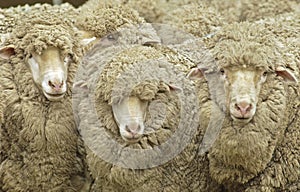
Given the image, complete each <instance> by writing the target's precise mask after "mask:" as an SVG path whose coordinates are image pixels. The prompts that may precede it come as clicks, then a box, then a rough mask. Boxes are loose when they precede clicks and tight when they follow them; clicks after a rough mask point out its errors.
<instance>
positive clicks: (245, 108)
mask: <svg viewBox="0 0 300 192" xmlns="http://www.w3.org/2000/svg"><path fill="white" fill-rule="evenodd" d="M235 109H236V110H238V111H239V112H240V113H241V114H242V115H246V114H247V113H248V112H249V111H251V109H252V104H251V103H247V102H241V103H236V104H235Z"/></svg>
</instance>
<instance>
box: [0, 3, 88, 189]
mask: <svg viewBox="0 0 300 192" xmlns="http://www.w3.org/2000/svg"><path fill="white" fill-rule="evenodd" d="M66 10H70V12H69V11H66ZM75 12H76V10H75V8H71V7H70V5H62V6H61V7H60V6H50V5H47V4H45V5H41V7H40V8H39V9H35V10H31V11H29V12H27V13H26V14H24V15H22V17H21V18H19V19H18V20H17V22H16V25H15V26H14V28H13V30H12V32H11V33H10V35H9V37H8V38H7V39H6V41H5V42H4V45H3V46H2V47H1V53H2V54H1V56H2V57H4V58H6V59H7V58H8V60H7V61H6V62H1V73H0V74H1V75H0V78H1V87H2V91H1V98H4V100H3V101H1V102H5V106H4V109H3V115H4V118H3V121H2V124H1V131H0V140H1V148H0V149H1V155H3V156H2V157H1V162H0V163H1V164H0V188H1V190H4V191H8V192H9V191H14V192H15V191H78V190H80V189H81V188H82V187H83V185H84V183H85V179H86V178H85V177H86V175H85V171H86V165H85V149H84V145H83V141H82V140H81V137H80V135H79V133H78V131H77V129H76V126H75V121H74V117H73V110H72V103H71V97H70V96H71V87H72V83H73V77H74V74H75V72H76V69H77V64H78V62H79V57H81V54H82V49H81V46H82V44H81V38H80V36H79V32H77V30H76V29H75V28H74V25H73V19H71V18H68V17H67V13H70V15H72V14H75ZM71 17H72V16H71Z"/></svg>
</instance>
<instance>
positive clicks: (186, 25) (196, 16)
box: [161, 3, 224, 37]
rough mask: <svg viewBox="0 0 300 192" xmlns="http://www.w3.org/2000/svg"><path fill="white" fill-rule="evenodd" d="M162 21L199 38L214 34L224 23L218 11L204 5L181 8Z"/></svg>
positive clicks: (190, 5) (171, 12)
mask: <svg viewBox="0 0 300 192" xmlns="http://www.w3.org/2000/svg"><path fill="white" fill-rule="evenodd" d="M161 21H162V23H164V24H168V25H170V26H173V27H177V28H179V29H180V30H183V31H185V32H187V33H191V34H193V35H195V36H197V37H205V36H207V35H209V34H211V33H214V32H215V31H217V30H218V29H219V28H220V27H221V26H222V25H223V23H224V20H223V18H222V17H221V16H220V14H219V13H218V12H217V10H215V9H214V8H211V7H208V6H206V5H205V4H203V3H202V4H189V5H186V6H182V7H179V8H177V9H175V10H172V11H170V12H169V13H168V14H167V15H165V16H164V17H162V18H161Z"/></svg>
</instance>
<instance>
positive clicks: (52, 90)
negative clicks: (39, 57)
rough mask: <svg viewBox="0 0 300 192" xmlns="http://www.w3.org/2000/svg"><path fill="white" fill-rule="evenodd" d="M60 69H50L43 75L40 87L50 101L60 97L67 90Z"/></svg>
mask: <svg viewBox="0 0 300 192" xmlns="http://www.w3.org/2000/svg"><path fill="white" fill-rule="evenodd" d="M64 76H65V75H64V73H63V72H62V71H51V72H48V73H47V74H45V75H44V80H43V82H42V89H43V92H44V95H45V96H46V97H47V99H49V100H50V101H55V100H58V99H60V98H62V97H63V96H64V94H65V92H66V91H67V86H66V82H65V81H66V80H65V79H64Z"/></svg>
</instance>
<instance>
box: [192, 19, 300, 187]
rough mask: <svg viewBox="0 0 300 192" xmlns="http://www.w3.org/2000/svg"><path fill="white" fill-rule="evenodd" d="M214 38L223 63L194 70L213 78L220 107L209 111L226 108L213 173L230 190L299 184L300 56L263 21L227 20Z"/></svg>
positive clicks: (196, 74) (213, 148)
mask: <svg viewBox="0 0 300 192" xmlns="http://www.w3.org/2000/svg"><path fill="white" fill-rule="evenodd" d="M211 40H212V41H211V42H212V43H211V44H209V45H210V46H209V48H210V49H211V50H212V54H213V57H214V58H215V59H216V64H217V65H216V66H205V65H202V66H199V67H198V68H196V69H193V70H192V71H191V72H190V73H189V76H191V77H192V76H194V77H197V78H199V77H201V78H202V77H203V74H205V76H206V78H209V79H210V80H211V82H210V84H211V85H213V86H210V93H211V95H210V97H211V99H212V101H211V102H212V106H213V105H216V106H217V107H216V108H215V110H212V109H211V112H210V113H208V114H220V115H221V114H225V118H224V122H223V123H222V122H220V123H221V125H222V126H221V130H220V133H219V136H218V137H217V138H216V142H215V143H214V144H213V145H212V146H211V148H210V150H209V151H208V161H209V175H207V176H210V177H211V178H212V179H213V180H215V181H217V183H219V184H220V188H225V190H227V191H277V190H280V191H290V190H292V191H297V190H299V186H297V183H299V181H300V180H299V179H300V178H299V176H300V173H299V170H300V167H299V159H300V151H299V136H300V132H299V129H298V128H299V110H300V108H299V84H298V83H295V82H297V78H296V76H298V75H299V68H298V67H297V66H296V63H295V60H294V61H291V60H288V61H287V60H285V57H284V54H285V51H286V49H285V47H284V46H282V44H281V43H279V42H278V39H276V37H275V36H274V35H273V34H271V33H270V32H269V30H268V29H267V28H266V27H265V26H263V25H259V24H257V23H249V22H242V23H233V24H231V25H225V26H223V27H222V29H221V30H220V31H218V32H217V33H216V34H215V35H214V36H213V37H212V39H211ZM287 62H291V63H289V65H287ZM200 69H201V70H202V71H201V70H200ZM213 71H215V72H217V73H215V72H213ZM283 79H284V80H287V81H292V82H294V84H293V83H285V82H283ZM208 102H210V101H209V100H208ZM297 127H298V128H297Z"/></svg>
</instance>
